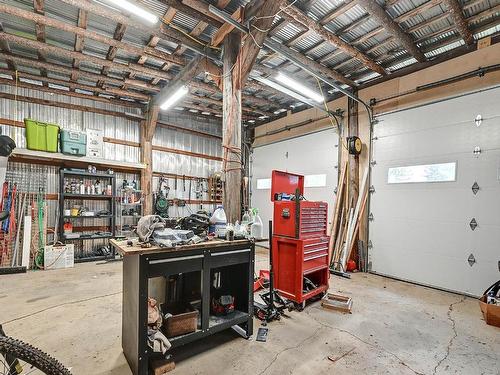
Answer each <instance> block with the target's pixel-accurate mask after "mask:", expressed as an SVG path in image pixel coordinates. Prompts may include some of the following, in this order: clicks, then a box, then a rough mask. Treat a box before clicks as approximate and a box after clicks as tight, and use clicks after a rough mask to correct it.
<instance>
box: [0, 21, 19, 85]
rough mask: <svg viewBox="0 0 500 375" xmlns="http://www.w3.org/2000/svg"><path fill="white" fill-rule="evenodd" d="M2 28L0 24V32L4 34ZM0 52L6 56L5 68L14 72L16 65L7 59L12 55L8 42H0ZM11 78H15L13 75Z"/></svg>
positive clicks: (0, 23)
mask: <svg viewBox="0 0 500 375" xmlns="http://www.w3.org/2000/svg"><path fill="white" fill-rule="evenodd" d="M4 31H5V30H4V28H3V25H2V22H0V32H4ZM0 50H2V51H4V52H5V54H4V56H5V55H7V56H6V57H5V61H6V62H7V66H8V67H9V69H10V70H13V71H16V70H17V68H16V64H15V63H14V61H13V60H12V59H10V58H9V57H8V55H12V50H11V49H10V44H9V42H7V41H5V40H0ZM12 78H14V79H15V78H16V77H15V75H13V76H12Z"/></svg>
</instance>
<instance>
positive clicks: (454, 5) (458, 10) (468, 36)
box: [443, 0, 474, 45]
mask: <svg viewBox="0 0 500 375" xmlns="http://www.w3.org/2000/svg"><path fill="white" fill-rule="evenodd" d="M443 2H444V4H445V5H446V7H447V8H448V10H449V11H450V13H451V17H452V18H453V22H455V25H456V27H457V29H458V32H459V33H460V35H462V38H464V41H465V43H466V44H468V45H471V44H473V43H474V36H473V35H472V33H471V31H470V30H469V25H468V24H467V21H466V19H465V17H464V14H463V12H462V7H461V6H460V3H459V2H458V0H444V1H443Z"/></svg>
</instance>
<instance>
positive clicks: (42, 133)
mask: <svg viewBox="0 0 500 375" xmlns="http://www.w3.org/2000/svg"><path fill="white" fill-rule="evenodd" d="M24 124H25V125H26V147H27V148H29V149H30V150H37V151H47V152H57V143H58V142H57V141H58V136H59V126H58V125H54V124H47V123H44V122H39V121H35V120H30V119H24Z"/></svg>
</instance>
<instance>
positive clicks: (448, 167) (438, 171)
mask: <svg viewBox="0 0 500 375" xmlns="http://www.w3.org/2000/svg"><path fill="white" fill-rule="evenodd" d="M456 176H457V163H455V162H453V163H440V164H423V165H410V166H404V167H393V168H389V171H388V173H387V182H388V183H389V184H407V183H412V182H450V181H456Z"/></svg>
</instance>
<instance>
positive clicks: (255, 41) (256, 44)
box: [238, 0, 284, 86]
mask: <svg viewBox="0 0 500 375" xmlns="http://www.w3.org/2000/svg"><path fill="white" fill-rule="evenodd" d="M283 2H284V0H275V1H266V2H264V3H263V4H262V5H261V6H260V8H259V11H258V17H256V18H255V19H256V21H255V22H254V23H251V24H250V25H251V26H250V34H249V35H248V36H247V38H246V43H245V44H244V45H243V47H242V48H241V51H240V52H239V54H238V63H239V64H240V65H239V66H240V69H241V83H242V85H243V86H244V84H245V82H246V80H247V78H248V75H249V74H250V71H251V70H252V68H253V66H254V63H255V60H256V59H257V55H258V54H259V52H260V50H261V48H262V44H263V43H264V40H265V39H266V37H267V33H268V32H269V30H270V28H271V26H272V24H273V20H274V16H275V15H276V13H277V12H278V11H279V9H280V6H281V4H282V3H283Z"/></svg>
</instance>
